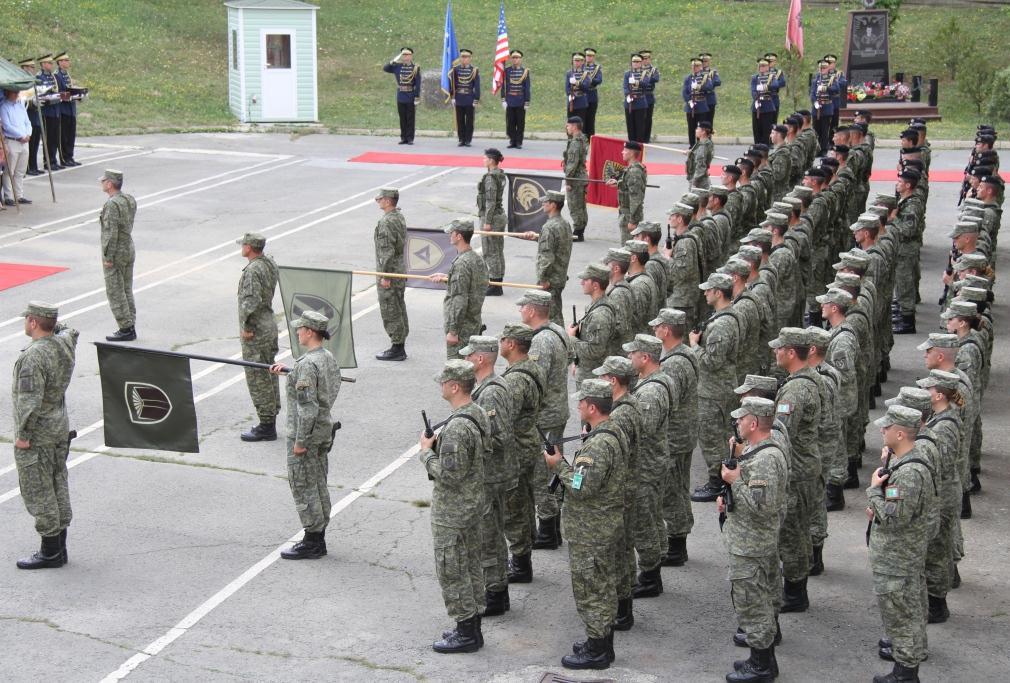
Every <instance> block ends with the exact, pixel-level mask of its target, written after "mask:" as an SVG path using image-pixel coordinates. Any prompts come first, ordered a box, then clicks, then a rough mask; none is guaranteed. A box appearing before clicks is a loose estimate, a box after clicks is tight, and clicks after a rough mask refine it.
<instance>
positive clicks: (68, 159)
mask: <svg viewBox="0 0 1010 683" xmlns="http://www.w3.org/2000/svg"><path fill="white" fill-rule="evenodd" d="M18 66H20V67H21V68H22V69H23V70H24V71H25V72H26V73H28V74H31V75H32V76H34V77H35V81H36V83H37V86H36V87H37V89H38V91H39V98H38V103H36V101H35V100H34V99H33V100H32V101H30V102H29V103H28V119H29V121H31V124H32V135H31V139H30V141H29V143H28V171H27V173H28V175H40V174H41V173H42V170H40V168H39V165H38V151H39V147H40V145H41V144H42V136H43V134H44V135H45V138H46V141H45V153H44V154H43V159H42V163H43V166H42V168H43V169H51V170H53V171H58V170H60V169H62V168H65V167H68V166H80V163H78V162H77V161H76V160H75V159H74V147H75V145H76V142H77V100H78V99H80V97H81V95H79V94H77V95H74V94H73V93H72V92H71V89H72V88H74V87H75V86H74V83H73V79H72V78H71V76H70V56H69V55H68V54H67V53H66V52H61V53H59V54H58V55H56V56H53V54H52V53H48V54H45V55H42V56H41V57H39V58H38V59H37V60H36V59H31V58H28V59H23V60H21V61H20V62H18ZM36 68H40V69H41V71H36ZM40 114H41V118H40ZM43 130H44V131H45V132H44V133H43ZM46 155H48V156H46Z"/></svg>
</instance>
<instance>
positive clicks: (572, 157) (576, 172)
mask: <svg viewBox="0 0 1010 683" xmlns="http://www.w3.org/2000/svg"><path fill="white" fill-rule="evenodd" d="M588 150H589V145H588V143H587V142H586V136H585V135H583V134H582V133H576V134H575V135H573V136H572V137H570V138H568V142H567V143H566V144H565V154H564V157H563V159H562V164H563V165H564V167H565V175H566V176H567V177H569V178H588V177H589V174H588V173H587V172H586V153H587V152H588ZM567 182H568V184H569V185H571V186H572V187H573V188H574V187H579V188H581V187H585V184H584V183H576V182H573V181H571V180H569V181H567Z"/></svg>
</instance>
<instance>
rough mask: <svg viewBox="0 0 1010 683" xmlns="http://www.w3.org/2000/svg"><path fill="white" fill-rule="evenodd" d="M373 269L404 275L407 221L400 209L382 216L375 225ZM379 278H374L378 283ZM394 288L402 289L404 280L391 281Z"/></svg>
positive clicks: (405, 270)
mask: <svg viewBox="0 0 1010 683" xmlns="http://www.w3.org/2000/svg"><path fill="white" fill-rule="evenodd" d="M374 239H375V269H376V270H377V271H379V272H380V273H405V272H407V269H406V265H405V264H404V261H403V252H404V248H405V247H406V245H407V221H406V219H404V217H403V213H402V212H401V211H400V209H398V208H396V209H393V210H392V211H390V212H389V213H384V214H382V218H380V219H379V222H378V223H376V224H375V236H374ZM378 280H379V278H376V282H378ZM391 283H392V285H393V286H394V287H403V286H404V283H405V281H404V280H391Z"/></svg>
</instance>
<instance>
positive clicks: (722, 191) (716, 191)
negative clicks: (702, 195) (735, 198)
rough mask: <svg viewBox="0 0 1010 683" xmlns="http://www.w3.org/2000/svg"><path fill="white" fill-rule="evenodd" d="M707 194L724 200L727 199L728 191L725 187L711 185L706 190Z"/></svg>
mask: <svg viewBox="0 0 1010 683" xmlns="http://www.w3.org/2000/svg"><path fill="white" fill-rule="evenodd" d="M708 192H709V194H711V195H714V196H716V197H722V198H723V199H726V198H727V197H729V193H730V189H729V188H728V187H726V186H725V185H713V186H712V187H710V188H708Z"/></svg>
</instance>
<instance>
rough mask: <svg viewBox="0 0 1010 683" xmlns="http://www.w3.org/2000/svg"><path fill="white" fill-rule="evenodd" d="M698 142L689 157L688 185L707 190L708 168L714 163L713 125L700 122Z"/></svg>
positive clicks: (696, 134) (697, 132) (696, 133)
mask: <svg viewBox="0 0 1010 683" xmlns="http://www.w3.org/2000/svg"><path fill="white" fill-rule="evenodd" d="M695 136H696V142H695V143H694V145H692V146H691V151H690V153H689V154H688V155H687V168H686V171H687V183H688V186H689V187H701V188H707V187H708V185H709V179H708V167H709V166H710V165H711V163H712V154H713V153H714V150H715V145H714V144H713V143H712V124H711V123H709V122H708V121H699V122H698V126H697V127H696V128H695Z"/></svg>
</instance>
